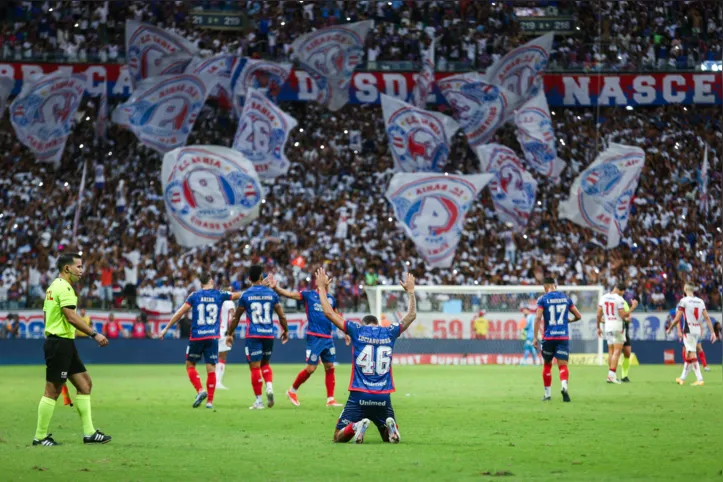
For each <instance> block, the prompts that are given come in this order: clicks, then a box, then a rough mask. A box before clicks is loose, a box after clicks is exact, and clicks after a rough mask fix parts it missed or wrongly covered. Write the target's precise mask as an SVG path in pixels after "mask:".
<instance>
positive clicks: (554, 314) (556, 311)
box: [547, 305, 567, 326]
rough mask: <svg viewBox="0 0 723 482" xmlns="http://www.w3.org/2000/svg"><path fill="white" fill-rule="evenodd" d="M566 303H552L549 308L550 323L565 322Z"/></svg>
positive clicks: (552, 324) (560, 323) (558, 323)
mask: <svg viewBox="0 0 723 482" xmlns="http://www.w3.org/2000/svg"><path fill="white" fill-rule="evenodd" d="M566 308H567V307H566V306H565V305H550V306H548V307H547V310H548V311H549V312H550V325H551V326H554V325H562V324H564V323H565V320H564V319H563V318H564V316H565V309H566Z"/></svg>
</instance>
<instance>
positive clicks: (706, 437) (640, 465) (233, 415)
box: [0, 364, 723, 482]
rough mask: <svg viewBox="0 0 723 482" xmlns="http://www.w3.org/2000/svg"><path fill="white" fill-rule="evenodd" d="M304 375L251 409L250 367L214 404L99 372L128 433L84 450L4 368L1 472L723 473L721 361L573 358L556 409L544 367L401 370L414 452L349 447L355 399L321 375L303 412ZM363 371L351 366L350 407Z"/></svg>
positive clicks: (188, 390) (104, 419) (97, 414)
mask: <svg viewBox="0 0 723 482" xmlns="http://www.w3.org/2000/svg"><path fill="white" fill-rule="evenodd" d="M300 368H301V366H300V365H293V366H292V365H276V366H274V387H275V391H276V399H277V404H276V406H275V407H274V408H272V409H269V410H263V411H251V410H249V409H248V407H249V405H250V404H251V402H252V399H253V396H252V392H251V386H250V382H249V374H248V368H247V367H246V366H243V365H229V366H228V368H227V373H226V378H225V380H224V382H225V383H226V385H228V386H229V387H230V388H231V390H229V391H217V395H216V401H215V408H214V409H213V410H209V409H206V408H204V407H203V406H201V407H199V408H197V409H193V408H191V403H192V401H193V398H194V393H193V389H192V387H191V385H190V383H189V382H188V379H187V377H186V372H185V369H184V367H183V365H182V364H179V365H177V366H169V365H156V366H150V365H142V366H138V365H125V366H118V365H116V366H108V365H105V366H103V365H96V366H93V365H90V366H89V370H90V372H91V375H92V377H93V381H94V388H93V398H92V400H93V418H94V421H95V424H96V427H97V428H100V429H101V430H103V431H104V432H106V433H108V434H110V435H112V436H113V441H112V442H111V443H110V444H108V445H102V446H84V445H83V443H82V437H81V436H82V434H81V424H80V419H79V417H78V415H77V413H76V412H75V410H74V409H72V408H70V407H65V406H63V404H62V398H60V399H59V403H58V405H57V406H56V410H55V415H54V418H53V421H52V423H51V428H50V432H51V433H52V434H53V437H54V438H55V439H56V441H58V442H61V443H63V445H62V446H59V447H33V446H32V445H31V441H32V438H33V435H34V431H35V423H36V413H37V405H38V400H39V398H40V396H41V394H42V393H41V392H42V388H43V378H44V367H41V366H34V367H15V366H2V367H0V380H2V387H3V390H2V395H3V407H2V411H1V412H0V413H2V415H1V417H2V423H0V480H2V481H15V480H53V481H55V482H58V481H63V480H73V481H82V480H104V481H108V480H122V481H135V480H139V481H140V480H142V481H146V480H164V481H175V480H239V481H317V480H318V481H331V480H349V479H351V478H363V479H366V480H399V481H407V480H409V481H413V480H434V481H442V480H444V481H446V480H449V481H458V480H480V479H482V480H484V479H493V478H494V479H496V478H498V477H503V478H504V480H580V481H594V480H619V479H628V480H651V481H660V480H696V481H702V480H723V477H722V472H721V471H722V470H723V457H721V452H720V450H721V447H722V446H723V410H722V409H723V381H722V376H721V368H720V367H713V371H711V372H708V373H705V379H706V385H705V386H704V387H692V386H690V383H691V382H692V381H694V380H695V377H694V376H693V375H692V374H691V376H690V377H689V380H688V382H687V384H686V385H685V386H678V385H676V384H675V383H673V380H674V379H675V377H676V376H678V375H679V374H680V366H641V367H632V369H631V372H630V377H631V379H632V380H633V382H632V383H630V384H625V385H615V386H613V385H608V384H606V383H605V375H606V370H605V368H603V367H580V366H573V367H571V370H570V394H571V396H572V403H569V404H563V403H562V400H561V396H560V393H559V381H558V378H557V368H556V367H555V368H554V371H553V400H552V402H545V403H543V402H541V401H540V399H541V396H542V387H541V383H542V382H541V370H540V368H539V367H519V366H398V367H395V368H394V373H395V381H396V384H397V393H395V394H394V395H393V403H394V407H395V410H396V412H397V420H398V421H399V426H400V432H401V434H402V443H401V444H399V445H389V444H383V443H382V442H381V440H380V438H379V435H378V432H377V431H376V430H374V429H373V427H372V429H370V430H369V431H368V432H367V436H366V439H365V443H364V444H363V445H351V444H346V445H335V444H333V443H332V442H331V436H332V433H333V430H334V425H335V424H336V420H337V417H338V416H339V414H340V413H341V408H326V407H325V406H324V404H325V397H326V394H325V389H324V376H323V372H322V371H321V369H320V370H319V371H318V372H317V373H315V374H314V375H313V376H312V378H311V379H310V380H309V381H308V382H307V383H306V384H305V385H303V386H302V388H301V390H300V392H299V394H300V401H301V407H298V408H297V407H293V406H292V405H291V404H290V403H289V402H288V400H287V399H286V397H285V396H284V393H285V390H286V388H288V386H289V384H290V383H291V382H292V381H293V379H294V377H295V375H296V373H297V372H298V370H299V369H300ZM200 372H201V374H202V379H203V380H205V375H204V370H203V369H202V370H200ZM348 380H349V366H340V367H338V368H337V399H338V400H339V401H340V402H344V401H345V400H346V396H347V391H346V388H347V383H348ZM71 393H72V391H71Z"/></svg>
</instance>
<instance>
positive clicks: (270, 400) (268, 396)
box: [266, 390, 274, 408]
mask: <svg viewBox="0 0 723 482" xmlns="http://www.w3.org/2000/svg"><path fill="white" fill-rule="evenodd" d="M266 405H268V407H269V408H271V407H273V406H274V392H273V391H271V390H266Z"/></svg>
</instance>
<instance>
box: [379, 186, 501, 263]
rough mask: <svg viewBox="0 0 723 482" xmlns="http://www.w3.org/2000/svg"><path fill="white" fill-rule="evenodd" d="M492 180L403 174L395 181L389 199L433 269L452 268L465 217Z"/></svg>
mask: <svg viewBox="0 0 723 482" xmlns="http://www.w3.org/2000/svg"><path fill="white" fill-rule="evenodd" d="M492 178H493V176H492V175H491V174H475V175H471V176H440V175H438V174H428V173H413V174H412V173H402V172H398V173H397V174H395V175H394V177H392V180H391V182H390V183H389V188H388V189H387V192H386V197H387V199H388V200H389V202H390V203H391V204H392V208H393V209H394V213H395V214H396V217H397V221H398V222H399V223H400V224H401V225H402V227H403V229H404V232H405V233H406V235H407V236H408V237H409V238H410V239H411V240H412V241H413V242H414V244H415V245H416V246H417V250H418V251H419V254H420V255H421V256H422V258H424V260H425V261H426V263H427V265H428V266H429V267H432V268H448V267H449V266H451V265H452V261H453V260H454V255H455V253H456V251H457V245H458V244H459V239H460V236H461V234H462V229H463V227H464V218H465V215H466V214H467V211H469V209H470V207H471V206H472V203H473V202H474V200H475V199H476V198H477V195H478V194H479V193H480V191H482V189H484V187H485V186H486V185H487V183H488V182H489V181H490V180H491V179H492Z"/></svg>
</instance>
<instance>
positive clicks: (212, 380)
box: [206, 372, 216, 403]
mask: <svg viewBox="0 0 723 482" xmlns="http://www.w3.org/2000/svg"><path fill="white" fill-rule="evenodd" d="M206 392H207V393H208V403H213V394H214V393H216V372H210V373H209V374H208V375H207V376H206Z"/></svg>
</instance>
